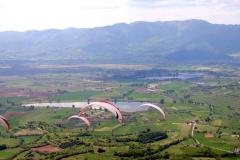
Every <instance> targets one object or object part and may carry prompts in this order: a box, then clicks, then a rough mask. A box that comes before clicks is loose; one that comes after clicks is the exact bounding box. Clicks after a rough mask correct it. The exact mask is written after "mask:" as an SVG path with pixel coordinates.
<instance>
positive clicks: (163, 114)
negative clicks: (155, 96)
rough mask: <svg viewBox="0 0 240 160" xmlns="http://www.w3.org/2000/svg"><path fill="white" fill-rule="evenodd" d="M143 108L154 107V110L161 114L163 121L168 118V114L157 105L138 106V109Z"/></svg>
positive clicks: (145, 104)
mask: <svg viewBox="0 0 240 160" xmlns="http://www.w3.org/2000/svg"><path fill="white" fill-rule="evenodd" d="M141 107H153V108H155V109H157V110H158V111H159V112H160V113H161V115H162V116H163V119H165V118H166V114H165V112H164V111H163V110H162V108H160V107H159V106H157V105H155V104H151V103H144V104H142V105H140V106H138V107H137V108H141Z"/></svg>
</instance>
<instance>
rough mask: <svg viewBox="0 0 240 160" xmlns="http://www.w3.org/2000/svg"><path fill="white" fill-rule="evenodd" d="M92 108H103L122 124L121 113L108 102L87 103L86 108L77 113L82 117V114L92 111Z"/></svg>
mask: <svg viewBox="0 0 240 160" xmlns="http://www.w3.org/2000/svg"><path fill="white" fill-rule="evenodd" d="M94 106H97V107H101V108H104V109H106V110H108V111H110V112H111V113H112V114H113V115H114V116H115V117H116V118H117V119H118V121H119V122H120V123H123V115H122V113H121V111H120V110H119V109H118V108H117V107H116V106H115V105H114V104H112V103H110V102H108V101H100V102H92V103H89V104H88V105H87V106H85V107H84V108H83V109H82V111H81V112H80V113H79V115H82V114H83V113H84V112H86V111H88V110H90V109H92V108H93V107H94Z"/></svg>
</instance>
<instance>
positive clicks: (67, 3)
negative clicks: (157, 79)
mask: <svg viewBox="0 0 240 160" xmlns="http://www.w3.org/2000/svg"><path fill="white" fill-rule="evenodd" d="M185 19H203V20H207V21H209V22H212V23H224V24H240V0H0V31H6V30H17V31H25V30H30V29H36V30H43V29H48V28H59V29H62V28H68V27H76V28H82V27H96V26H105V25H111V24H114V23H121V22H125V23H130V22H133V21H167V20H185Z"/></svg>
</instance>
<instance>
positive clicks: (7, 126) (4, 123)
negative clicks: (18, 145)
mask: <svg viewBox="0 0 240 160" xmlns="http://www.w3.org/2000/svg"><path fill="white" fill-rule="evenodd" d="M0 123H1V124H2V126H3V127H4V128H5V129H6V131H8V130H9V129H10V124H9V123H8V120H7V119H6V118H5V117H3V116H1V115H0Z"/></svg>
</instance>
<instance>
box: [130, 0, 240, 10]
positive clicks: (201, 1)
mask: <svg viewBox="0 0 240 160" xmlns="http://www.w3.org/2000/svg"><path fill="white" fill-rule="evenodd" d="M129 5H130V6H132V7H142V8H162V7H169V8H186V7H207V8H209V7H212V8H222V9H239V7H240V0H129Z"/></svg>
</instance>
